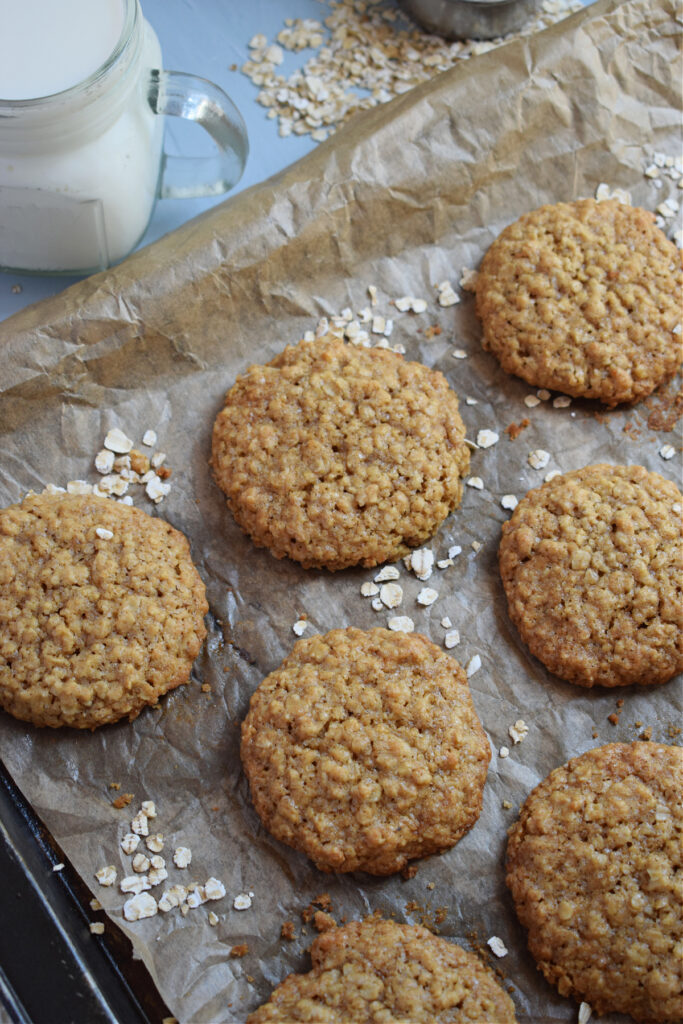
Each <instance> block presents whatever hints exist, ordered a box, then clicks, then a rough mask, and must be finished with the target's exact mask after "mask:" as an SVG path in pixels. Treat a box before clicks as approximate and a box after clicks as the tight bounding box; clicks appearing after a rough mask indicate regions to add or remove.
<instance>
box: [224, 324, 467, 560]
mask: <svg viewBox="0 0 683 1024" xmlns="http://www.w3.org/2000/svg"><path fill="white" fill-rule="evenodd" d="M211 463H212V466H213V471H214V475H215V478H216V481H217V483H218V484H219V486H220V487H221V488H222V490H223V491H224V492H225V494H226V496H227V501H228V506H229V507H230V509H231V510H232V513H233V515H234V517H235V519H236V520H237V522H238V524H239V525H240V527H241V528H242V529H243V530H244V531H245V532H246V533H248V534H249V536H250V537H251V538H252V540H253V541H254V542H255V543H256V544H257V545H259V546H261V547H267V548H269V549H270V550H271V551H272V553H273V554H274V555H275V556H276V557H278V558H283V557H285V556H288V557H290V558H293V559H295V560H296V561H297V562H300V563H301V565H303V566H304V567H305V568H311V567H317V568H323V567H324V568H327V569H330V570H337V569H344V568H346V567H348V566H352V565H364V566H373V565H377V564H379V563H380V562H384V561H386V560H387V559H391V560H395V559H397V558H399V557H400V556H402V555H405V554H406V553H407V552H408V550H409V549H410V548H411V547H418V546H419V545H420V544H422V543H423V542H424V541H426V540H427V539H428V538H429V537H431V536H432V535H433V534H434V533H435V531H436V529H437V528H438V526H439V525H440V524H441V522H442V521H443V520H444V519H445V518H446V516H447V515H448V514H449V513H450V512H451V511H452V510H453V509H454V508H456V507H457V505H458V504H459V503H460V499H461V497H462V478H463V476H464V474H465V473H466V472H467V468H468V466H469V451H468V448H467V446H466V444H465V428H464V426H463V423H462V420H461V419H460V415H459V413H458V400H457V398H456V396H455V394H454V392H453V391H452V390H451V389H450V388H449V386H448V383H447V381H446V378H445V377H444V376H443V375H442V374H441V373H439V372H438V371H436V370H430V369H428V368H427V367H426V366H423V365H422V364H421V363H414V362H408V361H407V360H405V359H403V358H402V357H401V356H399V355H397V354H396V353H394V352H390V351H387V350H386V349H365V348H357V347H355V346H353V345H349V344H346V343H345V342H343V341H341V340H340V339H338V338H335V337H333V336H328V337H326V338H321V339H319V340H318V341H312V342H300V343H299V344H298V345H290V346H288V347H287V348H286V349H285V350H284V352H282V353H281V354H280V355H278V356H277V357H276V358H275V359H273V360H272V361H271V362H270V363H268V364H266V365H265V366H252V367H250V368H249V369H248V370H247V371H246V373H245V374H243V375H242V376H241V377H239V378H238V379H237V382H236V383H235V385H234V386H233V387H232V388H231V389H230V391H229V392H228V394H227V395H226V398H225V406H224V408H223V410H222V411H221V412H220V413H219V415H218V417H217V419H216V422H215V425H214V429H213V446H212V458H211Z"/></svg>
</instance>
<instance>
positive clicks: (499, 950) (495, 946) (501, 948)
mask: <svg viewBox="0 0 683 1024" xmlns="http://www.w3.org/2000/svg"><path fill="white" fill-rule="evenodd" d="M486 945H487V946H489V948H490V949H491V952H492V953H495V955H496V956H499V957H502V956H507V955H508V951H507V946H506V945H505V943H504V942H503V940H502V939H499V938H498V936H497V935H492V936H491V938H490V939H487V940H486Z"/></svg>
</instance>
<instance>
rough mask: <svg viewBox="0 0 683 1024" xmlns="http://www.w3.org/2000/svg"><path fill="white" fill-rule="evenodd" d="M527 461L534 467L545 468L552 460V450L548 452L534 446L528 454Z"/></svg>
mask: <svg viewBox="0 0 683 1024" xmlns="http://www.w3.org/2000/svg"><path fill="white" fill-rule="evenodd" d="M527 462H528V463H529V465H530V466H531V468H532V469H545V467H546V466H547V465H548V463H549V462H550V452H546V451H544V450H543V449H542V448H534V450H533V451H532V452H529V454H528V455H527Z"/></svg>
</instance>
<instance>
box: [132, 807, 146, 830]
mask: <svg viewBox="0 0 683 1024" xmlns="http://www.w3.org/2000/svg"><path fill="white" fill-rule="evenodd" d="M130 827H131V831H133V832H135V835H136V836H148V835H149V824H148V822H147V815H146V814H145V812H144V811H143V810H140V811H138V813H137V814H136V815H135V817H134V818H133V820H132V821H131V823H130Z"/></svg>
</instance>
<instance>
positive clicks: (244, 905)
mask: <svg viewBox="0 0 683 1024" xmlns="http://www.w3.org/2000/svg"><path fill="white" fill-rule="evenodd" d="M232 905H233V907H234V908H235V910H249V907H250V906H251V895H250V894H249V893H248V892H240V893H238V895H237V896H235V898H234V900H233V901H232Z"/></svg>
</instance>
